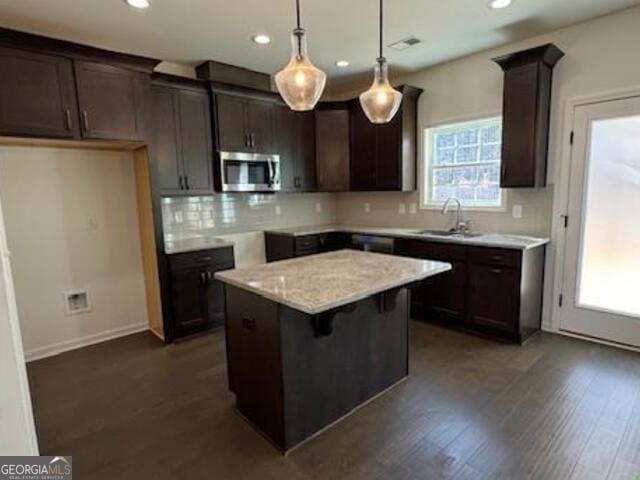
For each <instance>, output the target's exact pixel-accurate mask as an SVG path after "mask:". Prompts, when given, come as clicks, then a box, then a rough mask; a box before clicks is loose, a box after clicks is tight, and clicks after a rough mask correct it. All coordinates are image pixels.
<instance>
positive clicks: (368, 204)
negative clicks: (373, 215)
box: [364, 202, 371, 213]
mask: <svg viewBox="0 0 640 480" xmlns="http://www.w3.org/2000/svg"><path fill="white" fill-rule="evenodd" d="M364 211H365V212H366V213H369V212H371V204H370V203H369V202H367V203H365V204H364Z"/></svg>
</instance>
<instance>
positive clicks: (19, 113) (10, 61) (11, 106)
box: [0, 48, 80, 138]
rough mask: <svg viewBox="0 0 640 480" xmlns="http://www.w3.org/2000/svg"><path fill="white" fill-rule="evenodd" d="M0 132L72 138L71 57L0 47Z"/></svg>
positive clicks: (74, 120) (74, 127) (75, 122)
mask: <svg viewBox="0 0 640 480" xmlns="http://www.w3.org/2000/svg"><path fill="white" fill-rule="evenodd" d="M0 72H2V73H0V134H2V135H18V136H37V137H58V138H65V137H68V138H76V137H79V135H80V130H79V128H78V107H77V104H76V91H75V84H74V80H73V63H72V61H71V60H69V59H67V58H64V57H58V56H54V55H42V54H39V53H31V52H26V51H23V50H14V49H10V48H0Z"/></svg>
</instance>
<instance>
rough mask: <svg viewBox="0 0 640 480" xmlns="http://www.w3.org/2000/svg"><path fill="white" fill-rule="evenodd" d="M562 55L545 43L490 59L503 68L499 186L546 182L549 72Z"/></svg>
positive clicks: (557, 49) (526, 185)
mask: <svg viewBox="0 0 640 480" xmlns="http://www.w3.org/2000/svg"><path fill="white" fill-rule="evenodd" d="M563 56H564V53H563V52H562V51H561V50H560V49H559V48H558V47H556V46H555V45H553V44H548V45H542V46H540V47H536V48H532V49H529V50H524V51H521V52H517V53H512V54H509V55H504V56H502V57H498V58H494V59H493V61H494V62H496V63H497V64H498V65H500V67H502V69H503V70H504V94H503V124H502V167H501V168H502V170H501V175H500V186H501V187H502V188H522V187H543V186H545V185H546V176H547V153H548V149H549V148H548V147H549V116H550V112H551V83H552V74H553V67H554V66H555V65H556V63H557V62H558V60H560V59H561V58H562V57H563Z"/></svg>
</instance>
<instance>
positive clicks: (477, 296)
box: [395, 239, 545, 343]
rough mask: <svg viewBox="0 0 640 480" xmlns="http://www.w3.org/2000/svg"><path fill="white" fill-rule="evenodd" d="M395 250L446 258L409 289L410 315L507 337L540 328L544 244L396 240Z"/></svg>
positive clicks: (521, 336)
mask: <svg viewBox="0 0 640 480" xmlns="http://www.w3.org/2000/svg"><path fill="white" fill-rule="evenodd" d="M395 253H396V254H398V255H405V256H410V257H415V258H424V259H431V260H439V261H445V262H449V263H451V265H452V267H453V269H452V270H451V271H449V272H446V273H444V274H441V275H438V276H436V277H434V278H432V279H427V280H426V281H425V282H423V283H422V284H421V285H420V286H419V287H418V288H417V289H415V290H414V291H413V292H412V314H413V316H414V318H418V319H422V320H426V321H435V322H438V323H441V324H444V325H449V326H452V327H456V328H463V329H465V330H468V331H472V332H475V333H479V334H482V335H487V336H490V337H493V338H498V339H502V340H506V341H510V342H518V343H522V342H523V341H524V340H526V339H527V338H528V337H529V336H531V335H532V334H533V333H535V332H536V331H538V330H540V322H541V315H542V286H543V275H544V258H545V247H544V246H540V247H537V248H533V249H529V250H512V249H503V248H488V247H475V246H474V247H471V246H465V245H456V244H447V243H442V242H429V241H423V240H415V239H397V240H396V248H395Z"/></svg>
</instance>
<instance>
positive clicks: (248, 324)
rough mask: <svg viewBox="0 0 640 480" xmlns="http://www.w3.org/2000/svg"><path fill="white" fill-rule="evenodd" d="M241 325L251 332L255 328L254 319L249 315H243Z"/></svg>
mask: <svg viewBox="0 0 640 480" xmlns="http://www.w3.org/2000/svg"><path fill="white" fill-rule="evenodd" d="M242 326H243V327H244V328H245V329H247V330H249V331H250V332H253V331H255V329H256V319H255V318H251V317H244V318H243V319H242Z"/></svg>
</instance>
